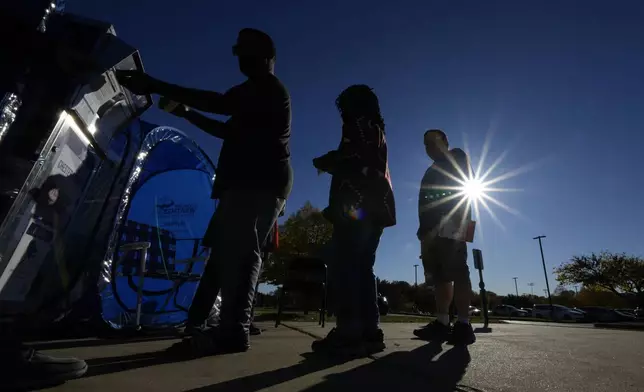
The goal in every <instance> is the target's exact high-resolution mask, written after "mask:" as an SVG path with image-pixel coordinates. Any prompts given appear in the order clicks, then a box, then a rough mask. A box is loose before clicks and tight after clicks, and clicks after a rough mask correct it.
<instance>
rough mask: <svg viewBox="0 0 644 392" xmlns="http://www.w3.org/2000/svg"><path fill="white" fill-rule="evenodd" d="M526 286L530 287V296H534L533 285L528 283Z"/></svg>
mask: <svg viewBox="0 0 644 392" xmlns="http://www.w3.org/2000/svg"><path fill="white" fill-rule="evenodd" d="M528 286H530V295H532V296H534V283H532V282H530V283H528Z"/></svg>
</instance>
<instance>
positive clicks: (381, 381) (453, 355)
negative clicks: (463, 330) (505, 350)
mask: <svg viewBox="0 0 644 392" xmlns="http://www.w3.org/2000/svg"><path fill="white" fill-rule="evenodd" d="M441 351H442V348H441V346H439V345H436V344H432V343H428V344H425V345H423V346H421V347H419V348H417V349H415V350H412V351H397V352H393V353H391V354H388V355H385V356H384V357H381V358H379V359H377V360H375V361H373V362H370V363H368V364H365V365H362V366H360V367H357V368H355V369H352V370H349V371H347V372H344V373H339V374H331V375H329V376H327V377H326V378H325V380H324V381H323V382H321V383H319V384H317V385H315V386H312V387H310V388H307V389H305V390H304V391H307V392H318V391H331V390H342V389H343V386H346V385H360V388H367V389H371V390H403V391H407V390H412V389H410V388H416V390H421V389H419V388H423V389H424V390H430V391H432V392H452V391H474V389H472V388H469V387H466V386H460V385H459V383H460V381H461V379H462V378H463V376H464V375H465V370H466V369H467V366H468V365H469V363H470V354H469V352H468V350H467V348H466V347H453V348H451V349H449V350H448V351H446V352H445V353H444V354H443V355H441V356H440V357H439V358H438V359H436V360H432V359H433V358H434V357H435V356H436V355H438V354H439V353H440V352H441Z"/></svg>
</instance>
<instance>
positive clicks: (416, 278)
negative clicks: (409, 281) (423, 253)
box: [414, 264, 418, 286]
mask: <svg viewBox="0 0 644 392" xmlns="http://www.w3.org/2000/svg"><path fill="white" fill-rule="evenodd" d="M414 286H418V264H414Z"/></svg>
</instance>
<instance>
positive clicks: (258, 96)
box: [213, 75, 293, 198]
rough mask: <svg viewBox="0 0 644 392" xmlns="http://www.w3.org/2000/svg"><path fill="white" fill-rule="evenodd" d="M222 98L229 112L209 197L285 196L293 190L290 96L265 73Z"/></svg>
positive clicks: (281, 85)
mask: <svg viewBox="0 0 644 392" xmlns="http://www.w3.org/2000/svg"><path fill="white" fill-rule="evenodd" d="M223 98H224V101H225V102H226V103H227V105H226V106H228V107H230V108H231V113H229V114H230V119H229V120H228V125H229V131H228V132H227V135H226V138H224V141H223V145H222V148H221V151H220V153H219V160H218V163H217V169H216V175H217V176H216V178H215V184H214V187H213V197H215V198H216V197H219V196H221V192H223V191H225V190H226V189H231V188H234V189H252V190H265V191H269V192H273V193H274V194H275V196H276V197H281V198H287V197H288V195H289V194H290V192H291V188H292V187H293V169H292V167H291V162H290V157H291V151H290V148H289V140H290V137H291V97H290V94H289V92H288V91H287V89H286V87H285V86H284V85H283V84H282V82H280V80H279V79H278V78H277V77H276V76H274V75H266V76H265V77H263V78H259V79H252V80H251V79H249V80H247V81H245V82H244V83H242V84H240V85H237V86H235V87H233V88H231V89H230V90H228V91H227V92H226V93H225V94H224V97H223Z"/></svg>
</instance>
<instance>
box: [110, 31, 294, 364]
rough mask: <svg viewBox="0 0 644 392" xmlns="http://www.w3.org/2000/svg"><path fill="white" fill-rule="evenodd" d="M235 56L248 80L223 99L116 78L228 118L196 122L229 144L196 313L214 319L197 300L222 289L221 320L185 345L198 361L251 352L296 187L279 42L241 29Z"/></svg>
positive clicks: (133, 77) (143, 78) (130, 75)
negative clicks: (255, 314)
mask: <svg viewBox="0 0 644 392" xmlns="http://www.w3.org/2000/svg"><path fill="white" fill-rule="evenodd" d="M233 54H234V55H236V56H237V58H238V60H239V69H240V70H241V72H242V73H243V74H244V75H246V76H247V77H248V80H246V81H245V82H244V83H242V84H240V85H237V86H235V87H233V88H231V89H230V90H228V91H227V92H226V93H224V94H220V93H217V92H213V91H207V90H198V89H192V88H185V87H180V86H177V85H173V84H169V83H165V82H162V81H160V80H157V79H154V78H152V77H150V76H148V75H146V74H144V73H141V72H136V71H128V72H121V73H120V74H119V75H118V78H119V81H120V82H121V83H122V84H123V85H124V86H126V87H127V88H128V89H130V90H131V91H132V92H134V93H138V94H141V93H156V94H159V95H162V96H164V97H166V98H167V99H168V100H171V101H175V102H178V103H180V104H183V105H185V106H188V107H190V108H193V109H195V110H202V111H206V112H211V113H217V114H221V115H227V116H230V118H229V119H228V121H226V122H221V121H217V120H215V119H208V118H206V117H205V116H201V117H202V118H200V119H199V120H198V121H202V120H203V121H205V120H207V122H208V124H207V125H204V124H202V125H198V126H199V127H200V128H202V129H208V133H210V134H211V135H213V136H216V137H218V138H221V139H222V140H223V146H222V148H221V151H220V153H219V161H218V164H217V169H216V174H217V176H216V178H215V183H214V186H213V193H212V197H213V198H214V199H219V206H218V208H217V210H216V211H215V213H214V215H213V217H212V220H211V222H210V225H209V227H208V230H207V232H206V236H205V238H204V245H205V246H208V247H211V248H212V254H211V260H210V262H209V263H208V264H207V266H206V268H205V271H204V274H203V276H202V278H201V283H200V285H199V289H198V292H197V296H196V298H195V301H194V302H193V304H192V306H191V308H195V307H197V306H198V307H200V308H201V307H202V306H203V308H204V313H205V309H207V310H208V311H209V310H210V308H212V304H213V302H214V298H215V297H214V295H211V294H208V293H206V294H208V295H204V300H203V301H201V300H200V299H199V296H200V295H201V293H202V292H203V290H205V289H206V288H207V286H209V285H212V286H213V287H215V289H217V288H221V296H222V309H221V320H220V325H219V326H218V327H217V328H215V329H213V330H212V331H209V332H208V334H207V336H206V339H201V338H204V336H200V339H198V341H197V340H193V341H191V340H187V342H188V343H189V344H188V345H187V346H190V347H192V348H196V349H198V350H199V354H215V353H221V352H238V351H245V350H247V349H248V348H249V346H250V345H249V337H248V333H249V331H248V329H249V326H250V314H251V308H252V302H253V298H254V294H255V293H254V292H255V283H256V281H257V279H258V274H259V269H260V265H261V259H260V251H261V249H260V247H261V245H262V244H263V243H264V240H265V239H266V237H267V235H268V233H269V231H270V229H271V228H272V226H273V224H274V223H275V221H276V219H277V216H278V213H279V212H280V211H281V210H282V207H283V206H284V203H285V200H286V198H287V197H288V195H289V194H290V192H291V188H292V183H293V173H292V168H291V163H290V155H291V154H290V150H289V139H290V135H291V100H290V95H289V93H288V91H287V90H286V88H285V87H284V85H283V84H282V83H281V82H280V80H279V79H278V78H277V77H276V76H275V75H274V64H275V46H274V44H273V41H272V40H271V38H270V37H269V36H268V35H267V34H265V33H263V32H261V31H259V30H255V29H243V30H241V31H240V32H239V36H238V38H237V44H236V45H235V46H234V47H233ZM202 286H204V289H201V287H202ZM215 295H216V291H215ZM205 297H207V298H205ZM195 309H196V308H195ZM191 310H192V309H191ZM192 343H196V344H192Z"/></svg>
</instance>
